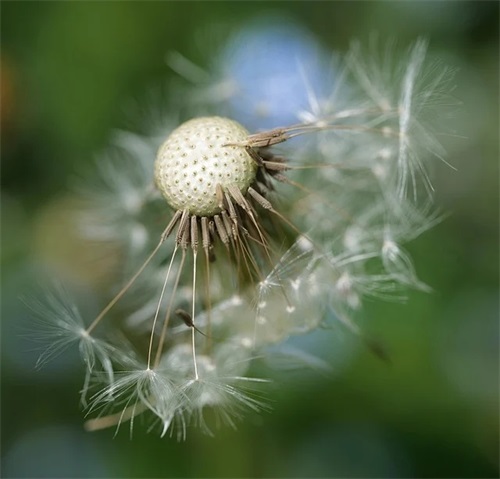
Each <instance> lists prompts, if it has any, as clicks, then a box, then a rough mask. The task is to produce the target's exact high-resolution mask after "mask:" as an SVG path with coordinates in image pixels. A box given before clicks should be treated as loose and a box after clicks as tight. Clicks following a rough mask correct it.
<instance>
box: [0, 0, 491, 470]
mask: <svg viewBox="0 0 500 479" xmlns="http://www.w3.org/2000/svg"><path fill="white" fill-rule="evenodd" d="M1 9H2V12H1V13H2V15H1V44H2V52H1V57H0V60H1V95H2V98H1V107H2V109H1V135H2V136H1V142H2V143H1V146H2V151H1V153H2V193H1V202H2V403H1V404H2V408H1V413H2V477H498V466H499V464H498V329H499V328H498V286H499V285H498V264H499V261H498V260H499V258H498V246H499V242H498V205H499V198H498V117H499V116H498V115H499V112H498V102H499V97H498V85H499V83H498V82H499V76H498V54H499V51H498V50H499V47H498V42H499V36H498V28H499V26H498V19H499V11H498V10H499V4H498V2H466V1H460V2H453V1H447V2H444V1H443V2H423V1H418V2H411V1H408V2H377V1H373V2H2V5H1ZM269 12H272V13H273V14H278V15H282V16H283V18H291V19H293V20H295V21H298V22H300V23H302V24H303V26H304V27H305V28H307V29H309V30H310V31H311V32H312V33H313V34H314V35H316V37H317V39H318V41H319V42H321V44H322V45H323V46H324V47H325V48H326V49H328V50H331V51H339V52H342V51H345V50H346V48H347V47H348V44H349V41H350V40H352V39H354V38H359V39H361V40H362V41H363V40H364V39H366V38H367V37H368V35H369V34H370V33H371V32H378V33H379V35H380V36H381V37H382V38H385V37H394V38H396V39H397V40H398V41H400V42H401V43H402V44H407V43H409V42H411V41H413V40H415V39H416V38H417V37H419V36H425V37H427V38H428V39H429V40H430V50H431V53H432V55H433V56H437V57H440V58H442V59H443V62H444V63H447V64H449V65H451V66H452V67H456V68H457V69H458V73H457V75H456V85H457V88H456V90H455V91H454V92H453V95H454V96H455V97H456V98H457V99H459V100H460V101H461V102H462V105H461V106H460V108H459V109H458V110H457V111H456V113H455V116H454V118H453V120H450V121H451V122H452V123H453V125H452V126H453V129H455V131H456V132H457V136H456V137H452V136H450V137H446V138H444V139H443V142H444V144H445V145H446V148H447V149H448V151H449V160H450V162H451V163H452V164H453V165H454V166H455V167H456V168H457V171H453V170H451V169H450V168H447V167H446V166H444V165H439V167H438V168H437V180H436V182H435V187H436V190H437V203H438V205H439V206H440V208H441V209H442V210H444V211H446V212H449V213H450V215H449V216H448V217H447V218H446V220H445V221H443V222H442V223H441V224H440V225H438V226H437V227H435V228H434V229H433V230H431V231H430V232H428V233H426V234H425V235H424V236H422V237H421V238H419V239H418V240H417V241H415V242H414V243H412V244H411V245H409V250H410V252H411V254H412V255H413V257H414V259H415V263H416V266H417V271H418V272H419V275H420V277H421V278H422V280H424V281H425V282H427V283H428V284H429V285H431V286H432V287H433V289H434V293H433V294H428V295H426V294H420V293H415V294H411V295H410V298H409V301H408V303H407V304H387V303H382V302H373V303H372V304H370V305H368V308H367V311H366V321H365V322H364V325H363V327H364V328H365V330H366V331H367V332H368V333H369V334H371V335H374V336H376V337H378V338H380V339H381V340H382V341H383V342H384V343H385V344H386V345H387V347H388V349H389V350H390V353H391V356H392V365H391V366H388V365H386V364H384V363H382V362H380V361H378V360H377V359H376V358H374V357H373V356H372V355H370V354H369V353H368V352H367V351H366V350H365V349H363V348H361V347H355V348H354V349H353V351H352V352H351V353H350V355H349V357H348V358H347V359H346V360H344V361H343V362H342V364H338V365H336V366H337V367H336V368H334V372H333V374H331V375H330V376H326V377H325V376H321V375H319V374H318V375H315V374H311V377H310V378H307V380H306V379H304V378H303V377H302V378H300V379H298V380H297V381H290V382H289V383H287V385H285V386H283V387H279V388H275V389H274V391H270V399H271V401H272V405H273V409H274V410H273V411H272V412H271V413H264V414H263V415H261V416H254V415H252V414H249V416H248V417H247V418H246V420H245V421H243V422H242V423H241V425H240V426H239V428H238V430H237V431H234V430H232V429H229V428H222V429H221V430H219V431H218V432H217V434H216V435H215V437H213V438H212V437H207V436H203V435H201V434H199V433H198V432H197V431H196V430H193V431H189V433H188V438H187V441H186V442H183V443H177V442H176V441H175V440H171V439H160V438H159V437H158V436H157V435H156V434H153V433H151V434H147V433H146V432H145V431H144V430H143V429H142V428H141V427H140V425H138V427H137V428H136V431H135V433H134V438H133V439H132V440H130V439H129V437H128V433H127V431H126V429H125V430H122V431H121V432H120V433H119V434H118V435H117V437H116V438H114V439H113V431H102V432H99V433H92V434H91V433H85V432H84V431H83V429H82V423H83V413H82V411H81V410H80V409H79V405H78V391H79V388H80V386H81V383H82V380H83V372H82V371H81V369H80V368H79V367H78V364H77V360H76V359H75V357H76V353H74V354H73V355H72V354H71V353H69V354H67V355H65V356H64V357H63V359H62V360H59V361H56V362H55V363H54V364H53V365H48V366H47V367H46V368H45V369H43V370H42V371H35V369H34V364H35V362H36V358H37V355H38V352H37V351H36V350H34V346H33V344H32V343H31V342H30V341H28V340H27V338H26V336H27V334H28V333H29V312H28V311H27V309H26V307H25V306H24V304H23V303H22V301H21V300H20V297H21V296H22V295H23V294H26V293H29V291H31V289H32V288H33V285H34V284H35V283H37V282H40V281H43V279H42V280H40V278H44V274H46V273H47V271H50V272H51V273H54V272H57V271H66V270H68V269H70V270H71V269H72V268H73V270H72V272H73V274H75V275H78V274H80V273H81V274H84V273H83V272H85V271H86V269H88V265H87V266H86V265H85V260H86V255H85V252H81V254H75V251H74V249H73V248H72V246H71V245H68V243H71V242H70V241H69V242H68V237H71V231H68V230H67V224H68V221H67V218H65V216H64V213H65V210H64V208H61V205H63V204H64V202H66V201H68V184H69V182H70V179H71V178H72V176H73V175H74V174H75V172H79V171H82V170H83V171H84V170H85V167H86V166H87V165H88V166H90V165H91V164H92V161H93V159H94V157H95V154H96V153H97V152H98V151H99V150H100V149H101V148H103V147H104V146H105V145H106V142H107V140H108V138H109V135H110V132H111V131H112V129H113V128H116V127H121V126H123V118H124V106H126V105H127V101H128V100H129V99H130V98H140V97H141V95H142V94H144V92H145V91H147V89H149V88H150V87H151V85H155V84H159V83H161V82H163V81H168V79H169V78H171V77H173V76H174V74H173V73H172V72H171V71H170V70H169V68H168V67H167V65H166V63H165V54H166V53H167V52H168V51H170V50H178V51H180V52H182V53H186V54H193V52H196V51H197V50H196V46H195V44H194V40H195V38H196V32H198V31H199V30H200V29H203V28H206V27H207V26H210V27H213V26H214V25H218V27H217V28H218V29H219V31H220V33H221V35H222V36H223V35H224V31H225V29H227V28H228V27H230V28H232V29H238V28H239V27H240V26H242V25H244V24H246V22H248V21H251V20H252V21H253V20H255V18H257V17H259V16H263V15H266V14H267V13H269ZM195 56H196V55H195ZM166 84H167V85H168V83H166ZM66 214H67V213H66ZM345 341H352V339H349V338H345ZM332 347H333V346H332ZM141 429H142V430H141Z"/></svg>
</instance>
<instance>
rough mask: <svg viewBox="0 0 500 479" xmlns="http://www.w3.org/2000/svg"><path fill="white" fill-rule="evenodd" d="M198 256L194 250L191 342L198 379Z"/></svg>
mask: <svg viewBox="0 0 500 479" xmlns="http://www.w3.org/2000/svg"><path fill="white" fill-rule="evenodd" d="M197 257H198V251H197V250H194V251H193V296H192V309H191V318H192V321H193V327H192V328H191V343H192V350H193V363H194V378H195V380H196V381H197V380H198V366H197V365H196V341H195V335H196V329H195V326H194V318H195V302H196V259H197Z"/></svg>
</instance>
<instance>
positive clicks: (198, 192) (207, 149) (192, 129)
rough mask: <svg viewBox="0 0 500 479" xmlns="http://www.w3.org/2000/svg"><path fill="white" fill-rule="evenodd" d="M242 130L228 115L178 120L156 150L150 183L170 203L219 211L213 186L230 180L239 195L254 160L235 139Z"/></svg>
mask: <svg viewBox="0 0 500 479" xmlns="http://www.w3.org/2000/svg"><path fill="white" fill-rule="evenodd" d="M247 136H248V132H247V131H246V130H245V129H244V128H243V127H242V126H241V125H240V124H239V123H237V122H235V121H233V120H230V119H228V118H221V117H204V118H196V119H193V120H190V121H187V122H186V123H183V124H182V125H181V126H179V127H178V128H177V129H176V130H174V131H173V132H172V133H171V134H170V136H169V137H168V138H167V140H166V141H165V142H164V143H163V145H162V146H161V147H160V149H159V151H158V156H157V159H156V165H155V181H156V184H157V186H158V188H159V190H160V191H161V193H162V194H163V196H164V197H165V198H166V200H167V202H168V203H169V204H170V206H171V207H172V208H174V209H176V210H179V211H185V210H187V211H189V213H191V214H194V215H198V216H212V215H214V214H217V213H220V212H221V207H220V199H219V198H217V185H220V186H221V187H222V188H226V187H228V186H230V185H236V186H237V187H238V189H239V190H240V192H241V193H243V194H245V193H246V191H247V189H248V187H249V186H250V185H251V184H252V182H253V181H254V179H255V175H256V171H257V164H256V163H255V161H254V160H253V159H252V158H251V156H250V155H249V154H248V153H247V151H246V150H245V149H244V148H242V147H239V146H234V144H235V143H241V142H244V141H245V140H246V138H247Z"/></svg>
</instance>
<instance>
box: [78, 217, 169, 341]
mask: <svg viewBox="0 0 500 479" xmlns="http://www.w3.org/2000/svg"><path fill="white" fill-rule="evenodd" d="M169 229H170V224H169V226H167V228H166V229H165V231H164V232H163V233H162V235H161V238H160V241H159V243H158V244H157V245H156V247H155V249H154V250H153V251H152V252H151V254H150V255H149V256H148V257H147V258H146V261H144V263H143V264H142V266H141V267H140V268H139V269H138V270H137V272H136V273H135V274H134V275H133V276H132V278H130V280H129V281H128V283H127V284H126V285H125V286H124V287H123V288H122V289H121V290H120V291H119V292H118V294H117V295H116V296H115V297H114V298H113V299H112V300H111V301H110V302H109V303H108V304H107V306H106V307H105V308H104V309H103V310H102V311H101V312H100V313H99V315H98V316H97V317H96V318H95V319H94V321H92V323H91V325H90V326H89V327H88V328H87V329H86V330H85V332H86V333H87V334H90V333H91V332H92V330H93V329H94V328H95V327H96V326H97V325H98V324H99V321H101V319H102V318H103V317H104V316H105V315H106V314H107V313H108V311H109V310H110V309H111V308H112V307H113V306H114V305H115V304H116V303H117V302H118V300H119V299H120V298H121V297H122V296H123V295H124V294H125V293H126V292H127V291H128V289H129V288H130V287H131V286H132V285H133V284H134V282H135V281H136V279H137V278H138V277H139V276H140V275H141V273H142V272H143V271H144V270H145V268H146V266H147V265H148V264H149V263H150V262H151V260H152V259H153V258H154V256H155V255H156V253H158V250H159V249H160V247H161V245H162V244H163V242H164V241H165V239H166V237H167V235H168V232H169Z"/></svg>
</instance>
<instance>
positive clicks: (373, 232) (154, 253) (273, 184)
mask: <svg viewBox="0 0 500 479" xmlns="http://www.w3.org/2000/svg"><path fill="white" fill-rule="evenodd" d="M425 52H426V45H425V42H417V43H416V44H415V45H414V46H413V47H412V48H411V49H410V50H409V52H408V55H407V56H406V58H405V62H404V63H403V64H401V65H396V66H395V68H394V70H391V68H389V67H388V66H390V65H392V63H391V62H388V61H383V62H381V64H380V66H379V69H377V68H376V61H375V60H374V59H373V57H372V56H370V58H369V59H364V58H363V56H362V55H361V54H360V52H359V49H358V47H357V46H355V47H354V48H353V50H352V52H351V53H350V55H349V56H348V58H347V61H346V66H345V67H344V68H345V71H343V73H342V75H339V80H338V82H340V80H343V81H345V82H346V84H345V85H343V84H342V83H340V84H335V86H334V88H332V90H333V92H332V93H331V95H330V96H326V97H323V96H319V95H315V94H314V92H313V91H308V92H307V97H308V98H309V101H310V105H309V106H308V108H305V109H304V110H302V111H297V112H296V116H295V117H296V118H300V119H301V120H302V122H300V123H296V124H289V125H288V126H284V127H281V128H274V129H271V130H263V131H258V132H257V133H253V134H250V133H249V132H248V131H247V130H246V129H245V128H244V127H243V126H242V125H241V124H240V123H238V122H237V121H234V120H232V119H229V118H224V117H221V116H218V115H220V113H221V112H222V111H224V112H227V111H230V110H231V100H232V97H231V95H234V94H237V93H235V92H238V89H230V90H229V91H228V92H227V94H224V95H222V97H221V98H222V99H223V100H221V102H227V104H223V105H220V106H221V108H220V110H217V109H215V110H216V111H213V116H202V117H197V115H196V114H193V115H192V118H193V119H190V120H188V121H186V122H185V123H182V124H181V125H180V126H177V127H176V128H174V129H167V128H166V129H165V131H164V132H163V134H164V136H166V139H165V138H164V137H163V138H162V142H163V143H161V144H160V143H157V142H156V136H155V139H154V140H153V139H152V138H149V137H146V138H141V137H139V136H138V135H134V134H126V133H123V134H122V135H121V136H120V146H121V148H122V150H124V151H127V152H128V153H129V154H130V156H131V158H132V160H133V161H132V164H133V165H134V168H133V169H130V168H128V169H124V168H123V164H124V163H123V162H116V163H113V162H112V161H110V162H109V164H107V167H106V168H103V169H102V172H101V173H102V174H101V176H102V178H101V179H102V180H103V181H102V184H103V185H104V190H105V191H100V192H96V190H95V189H93V190H91V193H90V196H92V199H93V200H94V201H93V202H92V204H93V205H94V208H93V209H91V211H90V212H86V214H85V215H84V216H83V220H82V224H81V228H82V230H84V231H85V233H86V237H88V238H90V239H94V240H102V239H105V240H107V241H110V239H111V240H113V241H115V242H117V243H119V242H122V243H123V244H124V246H126V248H124V251H126V252H127V254H129V255H130V256H132V257H133V258H132V259H133V260H134V262H135V263H134V264H135V265H136V270H135V273H133V274H132V275H131V277H130V279H129V280H128V281H127V282H126V283H125V284H124V285H123V286H121V288H118V293H116V289H113V293H114V296H113V298H112V299H111V301H109V302H108V304H107V305H106V306H105V307H104V308H103V309H102V311H101V312H100V313H99V314H98V315H97V317H96V318H95V319H94V320H93V321H91V322H90V324H89V325H87V322H86V321H84V320H83V318H82V317H81V316H80V313H79V311H78V309H77V307H76V306H75V305H74V304H72V303H71V302H70V301H68V300H66V299H64V300H60V299H58V298H57V297H56V296H51V297H50V301H49V303H50V304H49V305H48V306H47V307H44V308H38V309H39V310H40V311H41V314H40V316H41V317H42V318H43V319H44V321H45V322H47V323H49V324H50V326H49V327H48V328H47V329H48V330H49V331H48V332H50V333H51V334H53V333H54V332H55V339H54V341H53V342H52V344H51V346H50V347H49V348H48V350H47V351H46V353H45V354H43V355H42V357H41V359H40V363H43V362H44V361H45V360H46V359H48V358H50V357H52V356H53V355H54V354H56V353H58V352H60V351H61V350H62V349H63V348H64V347H66V346H67V345H68V344H69V343H71V342H72V341H74V342H78V343H79V346H80V352H81V354H82V357H83V361H84V363H85V365H86V380H85V384H84V387H83V391H82V402H83V403H84V404H85V405H86V406H87V407H88V409H89V413H93V414H95V415H96V417H94V418H92V419H89V421H88V422H87V423H86V425H87V428H88V429H89V430H96V429H102V428H105V427H109V426H115V425H117V426H119V425H120V424H121V423H122V422H124V421H130V425H131V428H132V427H133V424H134V418H135V417H136V416H138V415H140V414H143V413H149V414H150V415H151V416H152V418H153V421H152V425H153V426H154V425H157V424H159V425H160V428H161V433H162V435H163V434H166V433H167V431H169V432H171V431H172V430H173V429H174V426H177V431H179V437H184V435H185V433H186V429H187V427H188V426H189V425H190V424H197V425H199V426H201V427H202V428H203V429H204V430H208V427H207V425H206V422H205V419H204V412H205V411H206V410H207V409H210V410H213V411H215V413H216V414H217V415H218V416H219V418H220V419H222V420H223V421H224V422H227V423H229V424H231V425H233V424H234V418H237V417H239V416H240V415H241V414H242V412H243V411H244V410H245V409H253V410H259V409H261V408H262V407H263V403H262V401H261V399H260V397H258V396H257V395H256V394H255V392H254V391H253V387H255V386H256V385H257V383H260V382H264V380H263V379H261V378H256V377H253V376H252V375H251V374H250V373H249V371H250V365H251V364H252V363H253V362H254V360H255V358H270V362H271V363H275V364H278V363H286V367H287V368H289V367H290V365H291V364H300V365H302V366H300V367H303V366H311V367H313V368H316V367H317V366H318V364H319V363H320V361H319V360H318V358H316V357H315V356H314V354H312V353H311V354H307V353H304V352H302V351H300V352H297V351H296V350H294V348H290V347H289V346H290V345H289V344H287V341H288V339H289V338H290V337H291V336H296V335H304V334H307V333H310V332H312V331H316V330H318V329H319V328H322V329H321V330H322V331H326V329H327V328H331V327H332V325H331V323H332V320H333V321H334V322H335V324H337V323H341V324H342V325H343V326H346V327H347V328H348V329H349V330H350V331H352V332H354V333H356V334H357V335H359V336H360V337H363V336H362V333H361V332H360V329H359V328H358V327H357V325H356V322H355V319H356V317H357V316H358V315H359V314H360V312H361V311H362V306H363V304H364V301H365V300H366V298H373V297H377V298H381V299H400V298H401V297H403V296H404V294H403V293H404V290H405V289H406V288H408V287H412V288H415V289H419V290H422V291H426V290H427V287H426V286H425V285H424V284H423V283H422V282H420V281H419V280H418V278H417V275H416V272H415V269H414V267H413V263H412V261H411V258H410V257H409V255H408V253H407V252H406V251H405V250H404V248H403V246H402V245H403V244H404V243H405V242H407V241H409V240H412V239H413V238H415V237H417V236H418V235H419V234H421V233H423V232H424V231H425V230H426V229H428V228H429V227H431V226H432V225H433V224H435V223H436V221H437V220H438V218H437V216H436V215H435V214H434V213H433V212H432V209H431V206H430V205H431V201H430V199H428V200H427V201H425V202H423V203H420V202H419V201H418V197H419V194H420V193H421V191H424V194H426V193H429V192H430V191H431V188H430V183H429V177H428V175H427V172H426V168H425V166H424V159H425V157H426V156H429V152H432V153H434V154H435V156H437V157H439V158H441V157H442V151H441V149H440V148H439V146H440V145H439V143H437V141H436V140H435V139H434V138H433V136H432V134H431V132H430V130H426V129H425V114H426V112H427V113H428V110H429V108H430V109H431V111H432V112H433V113H434V111H435V110H434V105H433V100H436V101H437V102H440V101H441V100H442V97H443V95H444V93H443V92H444V90H445V89H446V88H445V86H446V75H445V73H444V72H443V73H438V70H437V69H436V68H435V67H433V69H432V70H431V72H432V75H429V72H428V71H426V70H425V69H424V58H425ZM177 59H178V60H179V61H180V64H181V65H189V61H188V60H187V59H182V58H181V56H178V57H177ZM177 63H178V64H179V62H177ZM189 70H190V71H193V68H191V69H189ZM194 70H196V69H194ZM433 75H434V76H435V78H434V77H433ZM204 78H205V77H204ZM346 79H347V80H346ZM306 83H307V82H306ZM226 85H228V81H227V79H224V78H220V79H215V80H214V85H208V86H207V85H205V84H203V85H198V86H197V89H198V90H199V91H198V93H200V94H198V95H196V94H194V92H192V91H186V92H184V93H185V98H186V103H187V104H188V106H191V107H193V109H194V110H195V109H196V108H195V107H200V108H201V110H202V111H203V112H206V111H207V110H210V108H209V107H208V104H210V105H212V103H211V102H212V97H211V95H210V94H209V93H210V92H213V91H222V90H223V88H224V87H225V86H226ZM208 87H210V88H208ZM204 88H207V90H206V91H205V90H204ZM204 92H205V93H206V95H204V94H203V93H204ZM203 98H205V99H206V100H207V104H202V105H189V102H190V99H196V101H202V100H203ZM238 119H239V118H238ZM242 123H243V121H242ZM290 123H293V122H292V121H291V122H290ZM168 131H170V133H168ZM294 138H295V139H296V140H294V141H289V140H292V139H294ZM158 147H159V148H158ZM278 149H280V150H281V151H280V152H279V154H278V151H277V150H278ZM283 150H284V151H283ZM155 155H156V161H154V156H155ZM101 164H102V163H101ZM129 172H132V173H133V175H132V176H133V178H132V179H131V178H129V177H126V178H124V177H123V175H127V174H128V173H129ZM134 181H135V183H134ZM153 182H154V183H155V186H156V189H154V188H153ZM161 196H162V197H163V198H161ZM96 198H97V199H98V200H99V201H96ZM159 198H160V199H161V200H162V203H161V206H162V207H161V220H162V221H163V223H162V228H164V229H163V232H162V233H161V234H160V232H158V234H159V238H158V237H157V236H153V235H151V236H150V232H151V231H153V230H154V228H153V226H152V225H156V224H158V221H159V218H158V217H155V216H154V214H153V213H152V212H153V211H158V210H157V209H154V208H153V207H152V205H155V207H157V206H158V199H159ZM163 200H166V203H165V201H163ZM166 204H168V205H169V207H170V209H171V210H172V211H168V210H169V209H168V208H166ZM167 211H168V213H169V214H168V219H167V220H165V216H166V212H167ZM152 218H154V221H151V220H152ZM134 232H139V233H140V234H135V233H134ZM137 238H140V241H137ZM151 238H152V239H151ZM131 243H133V244H131ZM148 248H149V250H148ZM199 253H201V254H199ZM199 256H201V258H199ZM127 259H128V258H127ZM200 259H202V261H200ZM141 282H142V283H141ZM127 292H128V293H130V294H129V295H126V293H127ZM129 296H132V297H133V299H134V300H135V302H134V301H132V302H131V303H130V304H129V305H128V310H129V312H128V313H123V312H120V315H123V318H121V319H124V320H123V321H121V322H119V323H118V325H119V326H117V325H116V324H115V325H112V328H111V329H112V330H111V331H110V332H108V333H109V334H108V335H107V336H106V339H103V337H104V336H101V335H100V334H99V333H98V331H99V329H101V327H102V328H104V326H105V325H106V323H107V322H106V321H105V320H104V318H105V317H107V316H108V314H112V313H110V311H111V310H112V309H113V312H114V313H115V312H116V310H117V309H118V308H114V307H115V305H116V304H117V303H118V301H120V300H122V298H124V297H129ZM138 299H139V301H138ZM123 302H124V303H126V301H125V299H123ZM138 302H139V303H140V305H139V306H138V305H137V303H138ZM122 311H127V304H125V305H124V307H123V309H122ZM109 323H111V322H109ZM113 328H115V329H114V330H113ZM124 332H125V333H126V334H123V333H124ZM113 333H114V334H113ZM108 337H110V338H111V339H107V338H108ZM124 337H125V338H127V341H124V340H123V339H124ZM367 344H368V345H369V346H370V347H371V349H372V350H373V351H375V352H376V353H377V354H379V355H383V354H382V352H381V349H380V348H379V347H378V346H377V345H375V343H370V342H369V343H367ZM321 366H322V367H323V366H324V364H321ZM103 373H104V374H103ZM95 384H99V385H101V388H100V389H98V390H97V392H94V391H92V387H93V386H94V385H95Z"/></svg>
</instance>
